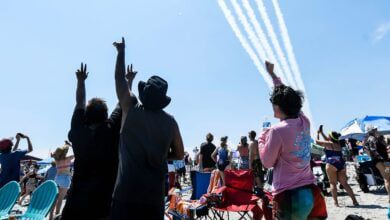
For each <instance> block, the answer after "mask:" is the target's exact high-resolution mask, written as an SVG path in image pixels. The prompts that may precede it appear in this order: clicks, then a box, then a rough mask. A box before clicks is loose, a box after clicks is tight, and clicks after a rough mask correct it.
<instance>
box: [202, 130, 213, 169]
mask: <svg viewBox="0 0 390 220" xmlns="http://www.w3.org/2000/svg"><path fill="white" fill-rule="evenodd" d="M213 140H214V136H213V135H212V134H211V133H208V134H207V135H206V142H204V143H202V145H200V152H199V170H200V171H203V172H210V171H213V170H214V169H215V161H214V160H213V159H212V158H211V154H212V153H213V152H214V150H215V149H216V147H215V145H214V144H213Z"/></svg>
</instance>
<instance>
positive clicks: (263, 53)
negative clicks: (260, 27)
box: [230, 0, 267, 64]
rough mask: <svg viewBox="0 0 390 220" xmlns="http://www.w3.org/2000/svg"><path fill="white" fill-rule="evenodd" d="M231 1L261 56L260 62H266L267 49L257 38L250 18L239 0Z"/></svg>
mask: <svg viewBox="0 0 390 220" xmlns="http://www.w3.org/2000/svg"><path fill="white" fill-rule="evenodd" d="M230 1H231V3H232V5H233V8H234V11H235V12H236V14H237V16H238V20H239V21H240V22H241V24H242V26H243V27H244V30H245V32H246V33H247V35H248V38H249V40H250V42H251V43H252V45H253V47H254V48H255V51H256V52H257V55H258V57H259V58H260V62H262V63H263V64H264V62H265V61H266V60H267V55H266V51H265V50H264V48H263V46H262V44H261V42H260V40H259V39H258V38H257V36H256V34H255V32H254V30H253V28H252V26H251V25H250V24H249V22H248V19H247V18H246V16H245V14H244V12H243V10H242V8H241V6H240V5H239V4H238V2H237V0H230Z"/></svg>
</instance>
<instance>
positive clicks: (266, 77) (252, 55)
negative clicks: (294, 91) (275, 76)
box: [218, 0, 273, 88]
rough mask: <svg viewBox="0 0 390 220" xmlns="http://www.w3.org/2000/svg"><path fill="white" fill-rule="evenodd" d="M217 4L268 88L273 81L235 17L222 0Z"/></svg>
mask: <svg viewBox="0 0 390 220" xmlns="http://www.w3.org/2000/svg"><path fill="white" fill-rule="evenodd" d="M218 5H219V7H220V8H221V10H222V12H223V14H224V15H225V18H226V20H227V22H228V23H229V25H230V27H231V28H232V30H233V32H234V34H235V35H236V37H237V38H238V40H239V41H240V43H241V45H242V47H243V48H244V49H245V51H246V52H247V53H248V55H249V57H250V58H251V59H252V62H253V63H254V64H255V66H256V68H257V70H258V71H259V73H260V74H261V76H262V77H263V78H264V80H265V82H266V83H267V85H268V87H269V88H272V86H273V83H272V80H271V77H270V76H269V75H268V74H267V73H266V70H265V69H264V66H263V65H262V64H261V62H260V60H259V58H258V57H257V55H256V53H255V52H254V51H253V49H252V47H251V46H250V45H249V43H248V42H247V40H246V39H245V37H244V36H243V34H242V33H241V30H240V28H239V27H238V25H237V22H236V20H235V18H234V17H233V15H232V13H231V11H230V10H229V8H228V7H227V5H226V3H225V1H224V0H218Z"/></svg>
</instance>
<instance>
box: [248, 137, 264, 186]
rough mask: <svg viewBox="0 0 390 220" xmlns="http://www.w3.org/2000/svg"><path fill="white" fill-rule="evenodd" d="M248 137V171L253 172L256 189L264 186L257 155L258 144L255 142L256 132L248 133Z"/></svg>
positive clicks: (261, 165) (261, 168)
mask: <svg viewBox="0 0 390 220" xmlns="http://www.w3.org/2000/svg"><path fill="white" fill-rule="evenodd" d="M248 137H249V141H250V142H249V169H251V170H253V174H254V176H255V185H256V187H257V188H258V189H263V186H264V170H263V164H261V160H260V155H259V148H258V146H259V142H258V141H257V140H256V132H255V131H250V132H249V133H248Z"/></svg>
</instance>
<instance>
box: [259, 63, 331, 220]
mask: <svg viewBox="0 0 390 220" xmlns="http://www.w3.org/2000/svg"><path fill="white" fill-rule="evenodd" d="M265 65H266V68H267V71H268V73H269V74H270V76H271V77H272V79H273V81H274V85H275V87H274V89H273V93H272V95H271V98H270V101H271V103H272V107H273V111H274V117H275V118H278V119H280V122H279V123H278V124H276V125H274V126H272V127H271V128H269V129H267V130H266V131H264V132H263V133H262V135H261V137H260V139H259V151H260V158H261V161H262V163H263V165H264V166H265V167H266V168H271V167H273V183H272V185H273V188H274V191H273V192H272V193H273V196H274V199H273V215H274V218H275V219H308V218H309V219H310V218H314V217H316V218H326V207H325V202H324V199H323V197H321V194H320V190H319V188H318V187H317V186H316V185H314V183H315V182H316V180H315V177H314V175H313V173H312V171H311V169H310V142H311V137H310V121H309V119H308V118H307V117H306V116H305V115H304V114H303V113H302V112H301V108H302V102H303V95H302V93H301V92H299V91H296V90H294V89H292V88H291V87H289V86H285V85H283V84H282V82H281V81H280V79H279V78H278V77H277V76H276V75H275V73H274V72H273V69H274V65H273V64H272V63H269V62H266V63H265Z"/></svg>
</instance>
